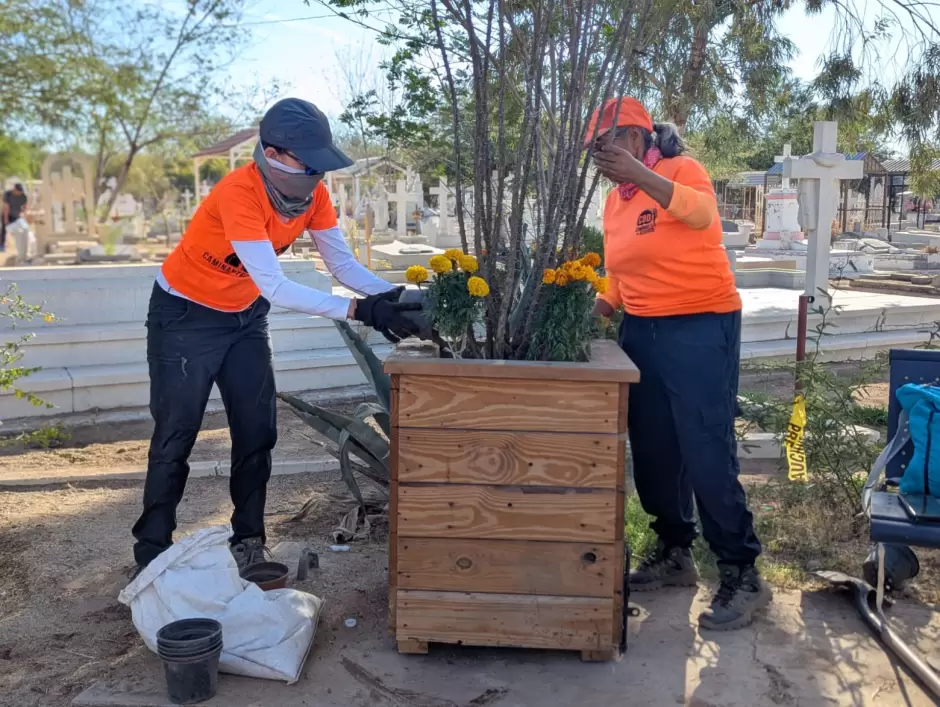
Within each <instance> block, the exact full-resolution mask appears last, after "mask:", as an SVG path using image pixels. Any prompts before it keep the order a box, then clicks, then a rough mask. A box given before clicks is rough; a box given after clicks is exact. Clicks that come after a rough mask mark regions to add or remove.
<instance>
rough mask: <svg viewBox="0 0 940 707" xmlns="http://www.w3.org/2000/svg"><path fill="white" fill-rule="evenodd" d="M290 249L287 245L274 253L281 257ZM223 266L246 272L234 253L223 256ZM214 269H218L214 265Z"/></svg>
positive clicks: (289, 245)
mask: <svg viewBox="0 0 940 707" xmlns="http://www.w3.org/2000/svg"><path fill="white" fill-rule="evenodd" d="M290 247H291V244H290V243H288V244H287V245H286V246H284V247H283V248H278V249H276V250H275V251H274V252H275V253H277V254H278V255H282V254H284V253H286V252H287V249H288V248H290ZM209 262H212V261H211V260H210V261H209ZM225 264H226V265H228V266H229V267H230V268H235V269H236V270H241V271H242V272H246V271H245V266H244V265H242V261H241V258H239V257H238V255H236V254H235V253H234V252H232V253H229V254H228V255H227V256H225ZM213 265H215V263H213ZM216 267H218V265H216Z"/></svg>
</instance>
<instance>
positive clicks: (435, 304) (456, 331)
mask: <svg viewBox="0 0 940 707" xmlns="http://www.w3.org/2000/svg"><path fill="white" fill-rule="evenodd" d="M461 257H463V258H468V257H469V256H466V255H464V256H461ZM470 259H471V260H472V262H473V263H474V265H473V268H472V269H473V270H475V269H476V259H475V258H470ZM437 260H440V262H441V263H444V262H445V261H449V262H450V264H451V265H450V267H449V269H448V270H447V272H435V273H434V275H433V276H432V277H431V280H430V284H428V285H426V291H427V294H428V304H429V306H430V308H429V316H430V318H431V322H432V323H433V325H434V328H435V329H437V331H438V332H440V334H441V335H442V336H443V337H444V338H445V339H447V340H448V341H450V342H451V343H453V344H456V345H457V346H456V348H457V350H458V352H459V353H467V354H469V355H474V354H476V353H477V349H476V344H475V337H474V329H473V328H474V326H475V325H476V324H478V323H479V322H480V321H481V320H482V318H483V299H482V297H480V296H479V293H478V294H477V295H473V294H471V292H470V280H471V278H476V281H478V284H479V282H482V281H481V280H480V278H479V277H477V276H475V275H474V274H473V273H472V272H467V271H466V270H462V269H460V267H459V261H458V259H450V258H447V257H446V256H438V258H437V259H432V265H433V264H435V261H437ZM441 269H443V268H441ZM487 291H488V290H487Z"/></svg>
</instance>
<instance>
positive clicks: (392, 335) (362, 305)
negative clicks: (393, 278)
mask: <svg viewBox="0 0 940 707" xmlns="http://www.w3.org/2000/svg"><path fill="white" fill-rule="evenodd" d="M404 289H405V288H404V287H399V288H396V289H394V290H389V291H388V292H382V293H381V294H378V295H369V296H368V297H363V298H362V299H357V300H356V312H355V315H354V316H355V318H356V319H357V320H359V321H360V322H362V323H363V324H365V325H366V326H370V327H372V328H373V329H376V330H377V331H379V332H381V333H382V335H383V336H384V337H385V338H386V339H388V340H389V341H391V342H392V343H398V342H399V341H401V340H402V339H407V338H408V337H409V336H415V335H417V334H418V333H419V331H420V330H419V327H418V325H417V323H416V322H415V321H414V320H413V319H411V318H409V317H408V316H407V315H406V314H405V313H406V312H416V311H420V310H421V303H420V302H399V301H398V298H399V297H400V296H401V293H402V292H403V291H404Z"/></svg>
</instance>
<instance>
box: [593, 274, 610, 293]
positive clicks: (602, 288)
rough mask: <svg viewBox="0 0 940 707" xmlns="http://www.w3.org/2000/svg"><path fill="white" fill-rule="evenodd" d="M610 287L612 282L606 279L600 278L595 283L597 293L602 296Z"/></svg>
mask: <svg viewBox="0 0 940 707" xmlns="http://www.w3.org/2000/svg"><path fill="white" fill-rule="evenodd" d="M609 286H610V280H608V279H607V278H606V277H599V278H597V279H596V280H595V281H594V289H595V290H596V291H597V294H599V295H602V294H604V293H605V292H607V288H608V287H609Z"/></svg>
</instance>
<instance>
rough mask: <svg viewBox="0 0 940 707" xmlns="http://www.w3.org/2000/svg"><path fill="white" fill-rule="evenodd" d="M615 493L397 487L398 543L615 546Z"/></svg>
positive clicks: (492, 487)
mask: <svg viewBox="0 0 940 707" xmlns="http://www.w3.org/2000/svg"><path fill="white" fill-rule="evenodd" d="M616 500H617V495H616V493H615V492H614V491H604V490H578V489H557V488H545V487H527V486H470V485H462V484H447V485H438V484H430V485H427V486H423V485H422V486H410V485H405V484H399V485H398V518H397V521H398V525H397V531H398V535H399V537H424V538H428V537H430V538H434V537H436V538H502V539H504V540H551V541H559V542H613V541H614V536H615V533H616V529H615V528H614V519H615V518H616V517H617V516H618V515H619V516H620V517H621V518H622V517H623V516H622V512H621V513H620V514H618V513H617V512H616V511H615V509H614V504H615V503H616Z"/></svg>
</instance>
